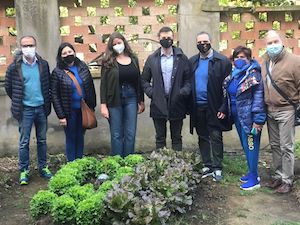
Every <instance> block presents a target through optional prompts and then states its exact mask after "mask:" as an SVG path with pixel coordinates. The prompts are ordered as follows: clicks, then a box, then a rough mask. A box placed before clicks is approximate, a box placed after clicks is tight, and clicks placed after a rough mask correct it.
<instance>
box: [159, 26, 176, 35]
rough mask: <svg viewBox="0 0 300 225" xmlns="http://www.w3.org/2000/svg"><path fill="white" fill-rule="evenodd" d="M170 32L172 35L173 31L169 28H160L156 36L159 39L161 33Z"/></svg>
mask: <svg viewBox="0 0 300 225" xmlns="http://www.w3.org/2000/svg"><path fill="white" fill-rule="evenodd" d="M170 31H171V32H172V34H174V32H173V30H172V29H171V28H170V27H162V28H160V30H159V31H158V33H157V36H158V37H159V36H160V34H161V33H166V32H170Z"/></svg>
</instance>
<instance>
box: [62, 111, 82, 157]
mask: <svg viewBox="0 0 300 225" xmlns="http://www.w3.org/2000/svg"><path fill="white" fill-rule="evenodd" d="M65 134H66V155H67V160H68V162H71V161H74V160H75V159H80V158H82V157H83V147H84V129H83V127H82V114H81V109H72V111H71V115H70V117H69V118H68V119H67V126H66V127H65Z"/></svg>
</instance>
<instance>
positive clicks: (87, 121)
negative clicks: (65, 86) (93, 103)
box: [65, 70, 97, 129]
mask: <svg viewBox="0 0 300 225" xmlns="http://www.w3.org/2000/svg"><path fill="white" fill-rule="evenodd" d="M65 72H66V74H68V76H69V77H70V78H71V79H72V80H73V82H74V84H75V86H76V89H77V91H78V94H79V95H80V96H81V103H80V105H81V113H82V127H83V128H84V129H93V128H95V127H97V119H96V116H95V112H94V111H93V110H92V109H90V107H89V106H88V105H87V104H86V102H85V101H84V99H83V98H82V91H81V88H80V85H79V83H78V81H77V79H76V77H75V75H74V74H73V73H72V72H71V71H69V70H65Z"/></svg>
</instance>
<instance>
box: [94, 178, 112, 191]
mask: <svg viewBox="0 0 300 225" xmlns="http://www.w3.org/2000/svg"><path fill="white" fill-rule="evenodd" d="M113 184H114V182H113V181H110V180H107V181H104V182H103V183H102V184H101V185H100V187H99V189H98V191H99V192H103V193H106V192H108V191H109V190H110V189H111V188H112V186H113Z"/></svg>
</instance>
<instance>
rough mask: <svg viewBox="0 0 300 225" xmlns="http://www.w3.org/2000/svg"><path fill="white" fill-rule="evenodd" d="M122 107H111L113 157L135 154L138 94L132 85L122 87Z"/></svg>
mask: <svg viewBox="0 0 300 225" xmlns="http://www.w3.org/2000/svg"><path fill="white" fill-rule="evenodd" d="M120 95H121V105H120V106H116V107H109V108H108V110H109V125H110V135H111V155H120V156H122V157H126V156H127V155H129V154H132V153H134V145H135V134H136V124H137V94H136V91H135V89H134V88H133V87H131V86H130V85H122V86H121V87H120Z"/></svg>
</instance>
